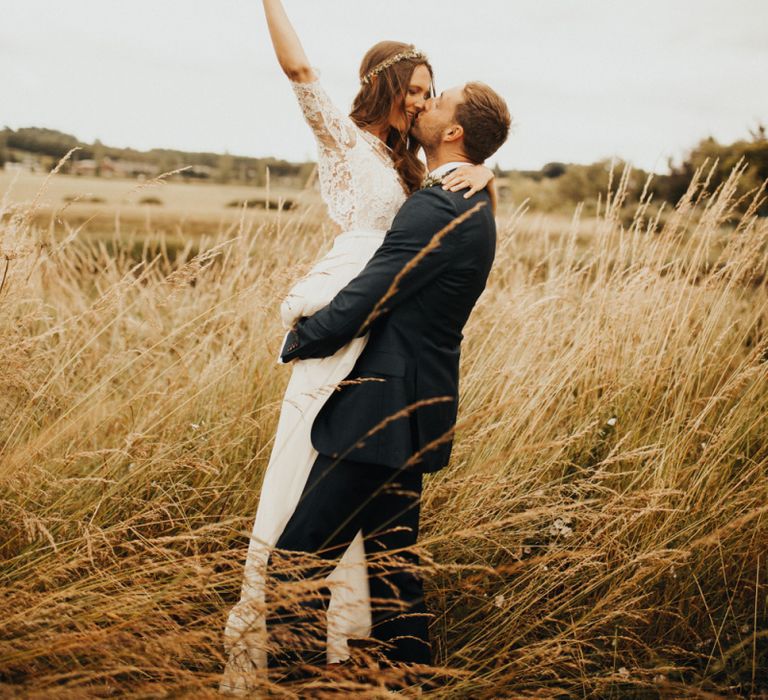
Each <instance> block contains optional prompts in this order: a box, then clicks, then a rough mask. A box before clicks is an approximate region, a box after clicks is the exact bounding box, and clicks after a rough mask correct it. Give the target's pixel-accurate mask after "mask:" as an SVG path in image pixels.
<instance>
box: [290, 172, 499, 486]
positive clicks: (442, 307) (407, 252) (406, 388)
mask: <svg viewBox="0 0 768 700" xmlns="http://www.w3.org/2000/svg"><path fill="white" fill-rule="evenodd" d="M478 203H483V205H484V206H481V208H480V209H479V210H478V211H477V212H475V213H473V214H471V215H470V216H469V217H468V218H466V220H464V221H463V222H461V223H459V224H458V225H456V226H455V228H453V229H452V230H450V231H449V232H447V233H444V234H443V235H442V236H437V235H436V234H438V233H439V232H441V231H442V230H444V229H445V227H447V226H448V225H449V224H451V222H453V221H454V220H455V219H456V218H457V217H459V216H461V215H462V214H466V213H468V212H469V210H470V209H472V208H473V207H474V206H475V205H477V204H478ZM495 246H496V225H495V222H494V219H493V213H492V211H491V206H490V200H489V197H488V194H487V192H485V191H482V192H479V193H477V194H475V195H473V196H472V197H471V198H469V199H464V196H463V193H462V192H448V191H446V190H443V189H442V187H438V186H433V187H429V188H426V189H423V190H420V191H418V192H415V193H414V194H413V195H411V197H409V198H408V200H407V201H406V203H405V204H404V205H403V207H402V208H401V209H400V211H399V212H398V214H397V216H396V217H395V219H394V221H393V223H392V228H391V229H390V230H389V231H388V232H387V234H386V236H385V238H384V241H383V242H382V244H381V247H380V248H379V249H378V250H377V251H376V253H375V254H374V256H373V257H372V258H371V260H370V261H369V262H368V264H367V265H366V266H365V268H364V269H363V271H362V272H361V273H360V274H359V275H358V276H357V277H356V278H355V279H353V280H352V281H351V282H350V283H349V284H348V285H347V286H346V287H344V289H342V290H341V291H340V292H339V293H338V294H337V295H336V297H334V299H333V300H332V301H331V302H330V303H329V304H328V305H327V306H325V307H324V308H322V309H320V310H319V311H318V312H317V313H315V314H313V315H312V316H310V317H307V318H302V319H300V321H299V322H298V323H297V325H296V326H295V328H294V329H293V330H292V331H291V332H290V333H289V334H288V336H287V338H286V341H285V345H284V347H283V351H282V353H281V358H282V360H283V361H285V362H289V361H291V360H293V359H296V358H300V359H307V358H312V357H327V356H330V355H333V354H334V353H335V352H336V351H337V350H339V349H340V348H341V347H343V346H344V345H346V344H347V343H348V342H349V341H350V340H352V339H353V338H354V337H356V336H360V335H363V334H365V333H366V332H369V333H370V336H369V339H368V342H367V344H366V346H365V349H364V350H363V352H362V354H361V355H360V357H359V358H358V360H357V363H356V364H355V366H354V368H353V370H352V372H351V373H350V374H349V376H348V377H347V378H346V379H347V380H354V381H350V382H347V381H345V382H344V383H342V385H341V386H340V387H339V388H338V389H337V390H336V391H335V392H334V393H333V394H332V395H331V396H330V397H329V399H328V400H327V402H326V403H325V405H324V406H323V408H322V409H321V411H320V413H319V415H318V416H317V418H316V419H315V422H314V424H313V426H312V444H313V445H314V447H315V449H317V451H318V452H320V453H321V454H325V455H328V456H330V457H338V458H346V459H351V460H355V461H358V462H365V463H370V464H379V465H384V466H388V467H392V468H393V469H397V468H403V467H405V468H409V469H416V470H420V471H422V472H434V471H437V470H439V469H441V468H442V467H444V466H445V465H447V464H448V460H449V457H450V454H451V446H452V443H453V428H454V425H455V423H456V412H457V407H458V394H459V353H460V346H461V341H462V338H463V334H462V329H463V328H464V324H465V323H466V322H467V319H468V318H469V315H470V312H471V311H472V308H473V307H474V305H475V302H476V301H477V298H478V297H479V296H480V294H481V293H482V291H483V289H484V288H485V284H486V280H487V278H488V273H489V272H490V270H491V265H492V263H493V258H494V253H495Z"/></svg>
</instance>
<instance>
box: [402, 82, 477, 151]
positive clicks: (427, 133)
mask: <svg viewBox="0 0 768 700" xmlns="http://www.w3.org/2000/svg"><path fill="white" fill-rule="evenodd" d="M463 101H464V86H463V85H460V86H458V87H453V88H450V89H448V90H445V91H444V92H441V93H440V94H439V95H437V96H436V97H432V98H430V99H428V100H427V102H426V104H425V106H424V110H423V111H422V112H420V113H419V115H418V116H417V117H416V119H415V120H414V122H413V128H412V129H411V136H413V138H415V139H416V140H417V141H418V142H419V143H420V144H421V145H422V146H424V148H430V147H431V148H434V147H436V146H438V145H440V143H442V142H443V141H444V140H445V139H446V137H447V136H449V135H450V134H451V133H452V131H453V130H454V129H456V128H457V127H458V128H459V129H460V128H461V127H459V125H458V124H457V123H456V107H458V106H459V105H460V104H461V103H462V102H463Z"/></svg>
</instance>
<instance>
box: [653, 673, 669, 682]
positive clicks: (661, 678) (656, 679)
mask: <svg viewBox="0 0 768 700" xmlns="http://www.w3.org/2000/svg"><path fill="white" fill-rule="evenodd" d="M653 682H654V683H656V684H657V685H660V684H662V683H666V682H667V677H666V676H665V675H664V674H663V673H657V674H656V675H655V676H654V677H653Z"/></svg>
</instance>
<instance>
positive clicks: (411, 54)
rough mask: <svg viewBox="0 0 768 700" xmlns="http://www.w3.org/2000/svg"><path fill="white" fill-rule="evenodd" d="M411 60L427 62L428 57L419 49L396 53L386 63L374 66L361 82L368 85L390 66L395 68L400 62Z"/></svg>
mask: <svg viewBox="0 0 768 700" xmlns="http://www.w3.org/2000/svg"><path fill="white" fill-rule="evenodd" d="M409 58H421V59H423V60H425V61H426V60H427V55H426V54H424V53H422V52H421V51H419V50H418V49H409V50H408V51H401V52H400V53H396V54H395V55H394V56H390V57H389V58H388V59H387V60H386V61H382V62H381V63H379V64H378V65H377V66H374V67H373V68H371V70H369V71H368V72H367V73H366V74H365V75H364V76H363V78H362V80H361V81H360V82H361V83H362V84H363V85H367V84H368V83H370V82H371V80H372V79H373V78H375V77H376V76H377V75H378V74H379V73H381V71H383V70H386V69H387V68H389V67H390V66H394V65H395V63H398V62H400V61H405V60H407V59H409Z"/></svg>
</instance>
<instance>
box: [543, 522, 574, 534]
mask: <svg viewBox="0 0 768 700" xmlns="http://www.w3.org/2000/svg"><path fill="white" fill-rule="evenodd" d="M570 524H571V519H570V518H555V520H554V522H553V523H552V525H551V526H550V528H549V534H550V535H551V536H552V537H557V536H558V535H560V536H562V537H570V536H571V535H572V534H573V529H572V528H571V527H570Z"/></svg>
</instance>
